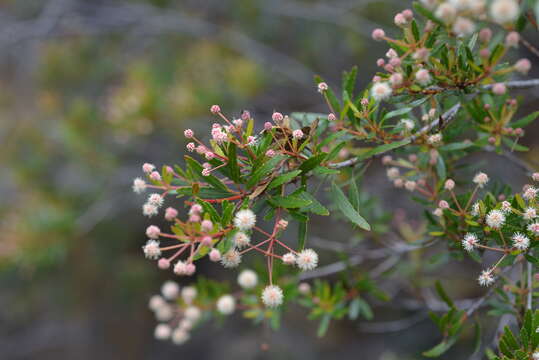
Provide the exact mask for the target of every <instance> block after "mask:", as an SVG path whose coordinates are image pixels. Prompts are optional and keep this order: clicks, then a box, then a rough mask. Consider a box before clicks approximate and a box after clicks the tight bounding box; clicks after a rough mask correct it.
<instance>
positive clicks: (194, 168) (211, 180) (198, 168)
mask: <svg viewBox="0 0 539 360" xmlns="http://www.w3.org/2000/svg"><path fill="white" fill-rule="evenodd" d="M184 158H185V162H186V163H187V166H188V168H189V169H191V172H192V173H193V176H195V177H196V178H198V179H202V181H204V182H207V183H208V184H210V185H211V186H213V187H214V188H215V189H218V190H222V191H225V192H227V193H229V194H230V192H229V191H228V188H227V187H226V185H225V184H223V183H222V182H221V180H219V179H218V178H216V177H215V176H213V175H210V176H202V169H203V168H202V165H200V164H199V163H198V161H196V160H195V159H193V158H192V157H190V156H187V155H185V157H184Z"/></svg>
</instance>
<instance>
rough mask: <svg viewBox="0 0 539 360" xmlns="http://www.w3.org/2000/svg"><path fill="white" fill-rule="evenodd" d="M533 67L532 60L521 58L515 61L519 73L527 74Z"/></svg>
mask: <svg viewBox="0 0 539 360" xmlns="http://www.w3.org/2000/svg"><path fill="white" fill-rule="evenodd" d="M531 67H532V64H531V62H530V60H528V59H520V60H518V61H517V62H516V63H515V70H516V71H518V72H519V73H521V74H523V75H526V74H527V73H528V72H529V71H530V69H531Z"/></svg>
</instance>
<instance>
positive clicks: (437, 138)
mask: <svg viewBox="0 0 539 360" xmlns="http://www.w3.org/2000/svg"><path fill="white" fill-rule="evenodd" d="M441 141H442V134H432V135H430V136H429V137H428V138H427V143H429V144H431V145H436V144H438V143H440V142H441Z"/></svg>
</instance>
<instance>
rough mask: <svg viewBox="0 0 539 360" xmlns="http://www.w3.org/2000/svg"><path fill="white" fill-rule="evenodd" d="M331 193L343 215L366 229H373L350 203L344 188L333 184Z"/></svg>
mask: <svg viewBox="0 0 539 360" xmlns="http://www.w3.org/2000/svg"><path fill="white" fill-rule="evenodd" d="M331 194H332V196H333V200H334V201H335V203H336V205H337V207H338V208H339V210H341V212H342V213H343V215H344V216H346V217H347V218H348V220H350V221H351V222H352V223H353V224H355V225H357V226H359V227H360V228H362V229H364V230H367V231H370V230H371V226H370V225H369V223H367V221H366V220H365V219H364V218H363V217H362V216H361V215H359V213H358V212H357V211H356V209H354V207H353V206H352V204H350V201H348V199H347V198H346V196H345V195H344V194H343V192H342V190H341V189H340V188H339V187H338V186H337V185H336V184H335V183H333V184H332V185H331Z"/></svg>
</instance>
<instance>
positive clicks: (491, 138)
mask: <svg viewBox="0 0 539 360" xmlns="http://www.w3.org/2000/svg"><path fill="white" fill-rule="evenodd" d="M488 142H489V144H491V145H494V144H496V138H495V137H493V136H491V137H489V138H488Z"/></svg>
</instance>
